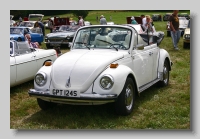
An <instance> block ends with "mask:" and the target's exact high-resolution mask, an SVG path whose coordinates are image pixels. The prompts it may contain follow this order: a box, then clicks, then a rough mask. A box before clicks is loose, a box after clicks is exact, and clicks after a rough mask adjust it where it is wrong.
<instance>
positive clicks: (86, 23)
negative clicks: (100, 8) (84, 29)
mask: <svg viewBox="0 0 200 139" xmlns="http://www.w3.org/2000/svg"><path fill="white" fill-rule="evenodd" d="M84 23H85V26H89V25H92V24H91V23H90V21H84Z"/></svg>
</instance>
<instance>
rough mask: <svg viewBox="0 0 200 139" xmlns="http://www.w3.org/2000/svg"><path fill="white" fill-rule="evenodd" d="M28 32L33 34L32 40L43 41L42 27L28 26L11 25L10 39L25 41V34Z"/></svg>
mask: <svg viewBox="0 0 200 139" xmlns="http://www.w3.org/2000/svg"><path fill="white" fill-rule="evenodd" d="M27 33H29V34H30V35H31V42H38V43H42V42H43V40H44V38H43V34H42V29H40V28H33V29H29V28H28V27H10V40H16V41H25V37H24V35H25V34H27Z"/></svg>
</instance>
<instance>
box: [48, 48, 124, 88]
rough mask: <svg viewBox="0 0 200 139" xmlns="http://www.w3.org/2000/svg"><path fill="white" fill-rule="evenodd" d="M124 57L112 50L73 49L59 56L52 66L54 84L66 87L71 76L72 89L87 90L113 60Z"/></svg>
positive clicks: (56, 86)
mask: <svg viewBox="0 0 200 139" xmlns="http://www.w3.org/2000/svg"><path fill="white" fill-rule="evenodd" d="M120 58H123V54H122V53H119V52H117V51H113V49H112V50H72V51H71V52H68V53H66V54H64V55H62V56H61V57H59V58H58V59H57V60H56V61H55V62H54V64H53V66H52V72H51V76H52V84H53V86H54V87H55V88H63V89H66V87H65V85H66V83H67V81H68V79H69V78H70V85H71V87H70V89H79V90H80V91H81V92H84V91H86V90H87V89H88V88H89V87H90V86H91V84H92V83H93V81H94V80H95V78H96V77H97V76H98V75H99V74H100V73H101V72H102V71H103V70H104V69H105V68H106V67H107V66H108V65H109V64H110V63H112V62H114V61H116V60H118V59H120Z"/></svg>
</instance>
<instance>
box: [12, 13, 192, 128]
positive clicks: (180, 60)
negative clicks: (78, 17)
mask: <svg viewBox="0 0 200 139" xmlns="http://www.w3.org/2000/svg"><path fill="white" fill-rule="evenodd" d="M183 12H187V13H189V11H183ZM153 13H158V12H156V11H155V12H142V11H133V12H126V11H110V12H108V11H92V12H90V13H89V15H88V16H87V17H86V18H85V20H88V21H90V22H91V23H92V24H98V23H97V21H96V16H97V15H99V16H100V15H101V14H103V15H104V16H106V17H108V19H107V20H108V21H109V17H110V15H111V16H112V19H113V21H114V22H115V23H116V24H124V23H126V17H127V16H132V15H133V16H139V15H141V14H148V15H151V14H153ZM159 13H160V14H161V15H163V14H164V13H166V12H159ZM60 16H61V17H62V16H63V17H64V16H70V17H72V18H75V17H73V16H72V15H70V14H68V15H60ZM44 18H48V17H44ZM154 25H155V28H156V30H157V31H164V32H165V34H166V29H165V27H166V22H164V21H158V22H154ZM48 32H49V30H46V34H47V33H48ZM178 46H179V48H180V51H175V50H174V49H173V45H172V40H171V38H170V37H167V36H166V35H165V38H164V40H163V41H162V43H161V44H160V47H161V48H164V49H166V50H167V51H168V52H169V54H170V56H171V59H172V61H173V63H174V64H173V66H172V71H171V72H170V81H169V86H167V87H164V88H159V87H157V86H152V87H150V88H149V89H147V90H146V91H144V92H142V93H141V95H140V97H138V98H137V99H136V102H135V106H134V109H133V112H132V114H131V115H129V116H118V115H116V114H115V112H114V109H113V105H112V104H105V105H99V106H73V105H58V106H57V107H55V108H53V109H51V110H48V111H42V110H41V109H40V108H39V106H38V105H37V102H36V99H35V98H33V97H29V96H28V90H29V89H30V88H33V81H29V82H27V83H24V84H21V85H18V86H16V87H13V88H10V128H11V129H191V121H190V117H191V111H190V110H191V109H190V49H183V39H182V38H181V39H180V41H179V45H178ZM42 48H44V49H46V47H45V45H44V43H42ZM68 51H69V49H62V52H63V53H66V52H68Z"/></svg>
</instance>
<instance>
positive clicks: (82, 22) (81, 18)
mask: <svg viewBox="0 0 200 139" xmlns="http://www.w3.org/2000/svg"><path fill="white" fill-rule="evenodd" d="M78 24H79V26H81V27H82V26H84V20H83V17H82V16H79V21H78Z"/></svg>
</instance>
